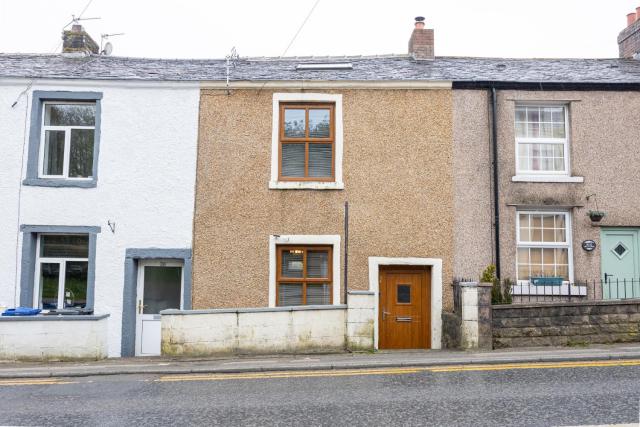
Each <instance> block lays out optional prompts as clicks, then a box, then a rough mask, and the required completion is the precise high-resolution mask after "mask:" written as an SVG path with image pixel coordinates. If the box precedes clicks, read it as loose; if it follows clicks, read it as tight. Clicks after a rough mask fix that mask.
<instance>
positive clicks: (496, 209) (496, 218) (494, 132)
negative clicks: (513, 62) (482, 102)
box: [490, 86, 500, 278]
mask: <svg viewBox="0 0 640 427" xmlns="http://www.w3.org/2000/svg"><path fill="white" fill-rule="evenodd" d="M490 97H491V148H492V151H493V223H494V227H495V233H494V238H495V248H496V249H495V250H496V277H498V278H499V277H500V205H499V203H498V194H499V191H498V124H497V120H496V115H497V110H498V106H497V96H496V88H495V87H494V86H491V92H490Z"/></svg>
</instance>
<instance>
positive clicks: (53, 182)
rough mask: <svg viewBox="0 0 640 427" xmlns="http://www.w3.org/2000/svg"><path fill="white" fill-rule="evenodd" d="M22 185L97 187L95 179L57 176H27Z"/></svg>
mask: <svg viewBox="0 0 640 427" xmlns="http://www.w3.org/2000/svg"><path fill="white" fill-rule="evenodd" d="M22 185H30V186H35V187H75V188H95V187H96V185H97V182H96V180H95V179H83V180H79V179H78V180H76V179H56V178H27V179H25V180H24V181H22Z"/></svg>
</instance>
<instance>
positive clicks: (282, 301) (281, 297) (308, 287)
mask: <svg viewBox="0 0 640 427" xmlns="http://www.w3.org/2000/svg"><path fill="white" fill-rule="evenodd" d="M277 254H278V257H277V272H276V282H277V288H276V301H277V305H278V306H292V305H329V304H331V303H332V293H333V292H332V286H333V271H332V267H331V265H332V264H331V263H332V260H333V256H332V247H331V246H288V245H284V246H277Z"/></svg>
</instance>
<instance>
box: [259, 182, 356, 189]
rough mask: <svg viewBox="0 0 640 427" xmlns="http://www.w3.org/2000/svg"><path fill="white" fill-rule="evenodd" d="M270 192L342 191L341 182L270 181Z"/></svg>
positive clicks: (342, 184) (342, 185)
mask: <svg viewBox="0 0 640 427" xmlns="http://www.w3.org/2000/svg"><path fill="white" fill-rule="evenodd" d="M269 189H271V190H344V183H342V182H322V181H270V182H269Z"/></svg>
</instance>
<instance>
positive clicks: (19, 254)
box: [0, 19, 640, 358]
mask: <svg viewBox="0 0 640 427" xmlns="http://www.w3.org/2000/svg"><path fill="white" fill-rule="evenodd" d="M74 31H75V32H74V33H69V37H71V36H73V35H76V36H77V35H79V34H80V35H83V37H84V39H83V40H86V38H87V36H86V33H84V32H83V31H82V29H81V28H74ZM639 35H640V21H636V20H635V19H634V20H631V19H630V21H629V26H628V28H627V29H625V30H624V31H623V32H622V33H621V34H620V37H619V44H620V52H621V57H620V58H616V59H503V58H464V57H438V56H434V37H433V30H432V29H426V28H425V27H424V22H423V19H417V20H416V23H415V29H414V30H413V33H412V35H411V39H410V41H409V53H408V54H407V55H388V56H372V57H307V58H253V59H250V58H241V59H238V60H237V61H235V64H234V66H233V67H230V68H229V70H230V73H229V74H228V72H227V67H226V61H223V60H155V59H139V58H118V57H109V56H103V55H99V54H97V53H96V52H95V51H94V52H91V49H88V51H89V53H87V52H85V53H75V54H71V53H63V54H61V55H49V56H47V55H7V54H3V55H0V103H1V104H0V108H2V109H3V110H2V111H3V113H2V115H0V129H1V130H2V131H3V134H4V135H6V136H7V138H6V140H7V141H8V142H9V143H8V144H7V146H8V149H7V150H6V156H5V159H6V163H7V165H9V167H8V168H6V169H5V170H4V172H3V173H2V175H0V177H2V185H1V186H0V196H1V198H2V200H6V202H5V203H3V206H2V210H0V215H1V216H2V219H3V223H4V224H5V226H4V227H2V228H1V230H0V233H2V234H1V236H2V241H3V242H9V244H5V245H3V249H2V251H3V252H2V254H1V255H2V256H1V257H0V304H2V303H4V304H6V305H7V306H17V305H23V306H31V307H38V308H42V309H45V310H50V311H52V312H55V311H56V310H58V313H60V311H62V313H63V314H58V315H55V316H52V315H42V316H35V317H33V318H29V319H26V318H25V319H18V320H16V319H7V318H1V319H0V356H2V357H4V358H14V357H34V358H42V357H103V356H105V355H107V354H108V355H109V356H120V355H123V356H130V355H151V354H159V353H160V352H161V351H162V352H163V353H164V354H170V355H176V354H178V355H179V354H187V355H196V354H197V355H206V354H216V353H233V352H279V351H290V352H295V351H329V350H340V349H344V348H351V349H372V348H374V349H378V348H380V349H383V348H430V349H438V348H440V347H441V345H442V315H443V313H444V312H448V311H451V309H452V308H453V295H452V288H451V286H450V285H451V283H452V281H453V279H454V278H455V277H473V278H477V277H478V276H479V274H480V272H481V271H482V270H483V269H484V268H485V267H486V266H487V265H489V264H492V263H495V264H497V265H498V267H499V268H500V269H501V272H500V275H501V277H511V278H513V279H514V281H515V283H516V284H515V287H514V293H516V294H519V295H527V294H531V293H535V294H539V292H540V288H537V287H535V286H531V285H532V278H536V277H553V278H555V279H556V280H558V283H557V287H556V288H555V289H556V292H558V289H560V292H565V293H570V292H573V293H574V295H579V296H583V297H584V298H589V292H588V290H587V289H585V288H584V287H582V286H580V285H579V284H575V283H577V282H579V281H580V280H586V279H592V278H599V277H602V276H603V275H604V274H605V273H606V274H607V275H618V276H623V275H625V274H628V275H629V277H638V276H640V272H639V271H637V269H638V268H639V267H638V266H639V265H640V249H639V246H638V244H639V243H638V237H639V235H638V233H639V231H638V230H640V217H639V216H638V214H637V212H636V211H635V210H634V209H633V208H632V207H633V206H635V204H637V203H636V201H637V199H638V198H640V193H639V192H638V190H637V188H638V184H640V182H639V181H638V180H639V179H640V178H638V176H637V173H635V172H636V169H637V165H638V164H640V158H639V155H638V153H637V150H635V149H634V145H635V142H636V139H637V135H638V134H639V132H638V131H639V130H640V124H639V123H638V120H636V118H635V115H637V113H636V112H637V111H638V107H639V106H640V105H638V104H640V95H639V92H638V90H639V89H640V62H639V61H638V60H637V59H635V57H634V54H636V53H638V52H640V43H639V42H638V40H640V36H639ZM85 50H87V49H85ZM227 77H229V83H227ZM16 101H17V103H16ZM14 103H15V105H14ZM494 159H495V160H497V161H495V162H494ZM594 195H595V196H594ZM587 196H589V199H587ZM593 200H597V202H598V204H599V207H600V208H602V209H603V210H606V215H607V216H606V218H605V220H603V221H602V222H600V223H597V224H596V223H593V222H592V221H591V220H590V219H589V218H588V217H587V216H586V215H585V212H586V211H587V210H589V209H594V208H592V207H591V206H590V203H592V201H593ZM585 240H590V241H591V240H592V241H593V243H594V245H593V246H595V247H594V248H593V249H591V248H592V246H589V245H587V247H588V248H589V249H590V250H588V251H587V250H586V249H585V250H583V249H582V246H583V245H582V244H581V242H583V241H585ZM192 247H193V251H192V249H191V248H192ZM608 277H609V276H608ZM542 289H544V288H542ZM543 292H544V290H543ZM638 295H640V292H639V293H638ZM69 309H74V311H75V312H82V311H85V312H88V311H92V314H91V315H88V314H84V315H82V314H80V315H79V314H71V313H67V312H66V311H65V310H69ZM18 337H19V338H18ZM5 343H6V344H5ZM9 343H10V345H8V344H9ZM60 343H64V345H62V346H61V345H60ZM12 352H13V353H12Z"/></svg>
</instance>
